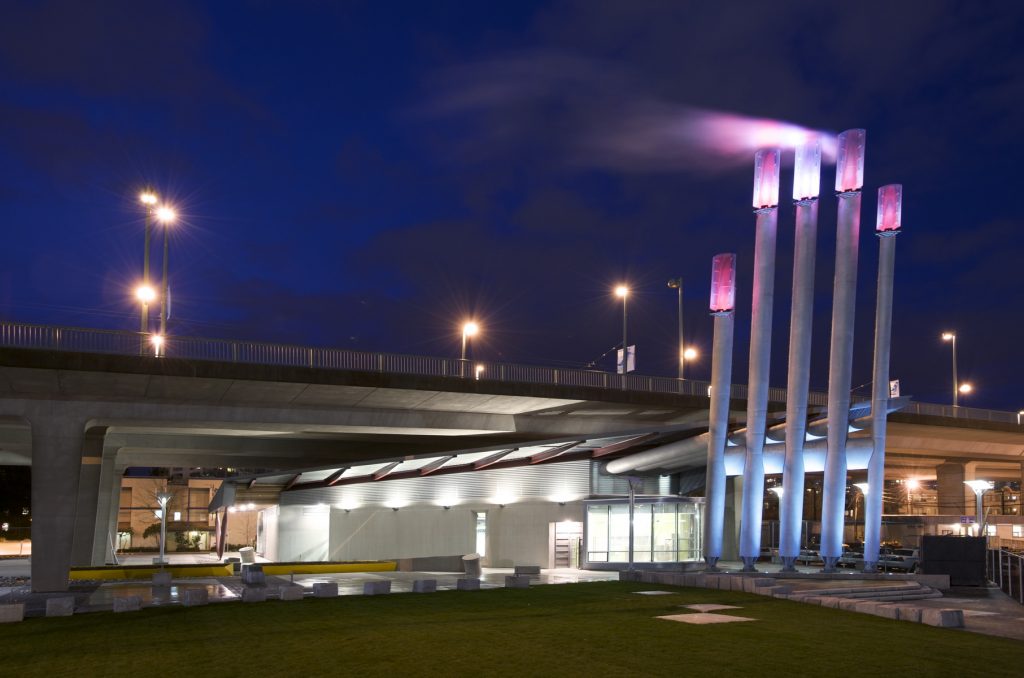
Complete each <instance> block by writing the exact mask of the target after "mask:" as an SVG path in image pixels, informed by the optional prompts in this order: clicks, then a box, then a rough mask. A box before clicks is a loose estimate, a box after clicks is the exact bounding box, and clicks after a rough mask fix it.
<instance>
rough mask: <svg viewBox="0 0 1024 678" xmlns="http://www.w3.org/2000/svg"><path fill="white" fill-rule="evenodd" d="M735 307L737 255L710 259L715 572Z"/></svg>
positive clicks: (709, 514) (710, 482) (709, 549)
mask: <svg viewBox="0 0 1024 678" xmlns="http://www.w3.org/2000/svg"><path fill="white" fill-rule="evenodd" d="M735 309H736V255H735V254H716V255H715V257H714V258H713V259H712V260H711V315H713V316H715V339H714V346H713V348H712V353H711V393H710V399H711V411H710V414H709V425H708V433H709V438H708V475H707V482H706V484H705V488H706V490H705V508H704V510H705V515H704V560H705V562H706V563H707V569H708V570H711V571H714V570H716V569H717V568H716V565H717V563H718V560H719V558H721V557H722V534H723V532H724V531H725V440H726V438H727V437H728V435H729V389H730V384H731V383H732V337H733V312H734V311H735Z"/></svg>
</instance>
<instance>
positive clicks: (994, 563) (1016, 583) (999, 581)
mask: <svg viewBox="0 0 1024 678" xmlns="http://www.w3.org/2000/svg"><path fill="white" fill-rule="evenodd" d="M985 565H986V567H985V569H986V573H985V574H986V576H987V578H988V580H989V581H990V582H992V583H993V584H995V585H996V586H998V587H999V588H1000V589H1001V590H1002V591H1003V593H1005V594H1006V595H1008V596H1010V597H1011V598H1013V599H1014V600H1016V601H1017V602H1018V603H1020V604H1021V605H1024V557H1021V555H1020V554H1019V553H1014V552H1012V551H1009V550H1007V549H1005V548H1000V549H988V558H987V559H986V563H985Z"/></svg>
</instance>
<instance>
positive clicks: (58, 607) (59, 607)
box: [46, 596, 75, 617]
mask: <svg viewBox="0 0 1024 678" xmlns="http://www.w3.org/2000/svg"><path fill="white" fill-rule="evenodd" d="M74 613H75V599H74V598H73V597H72V596H67V597H64V598H48V599H47V601H46V616H47V617H70V616H71V615H73V614H74Z"/></svg>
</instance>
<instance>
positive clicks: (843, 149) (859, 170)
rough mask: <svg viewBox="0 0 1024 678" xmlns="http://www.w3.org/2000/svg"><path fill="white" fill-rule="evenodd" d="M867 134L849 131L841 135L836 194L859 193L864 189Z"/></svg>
mask: <svg viewBox="0 0 1024 678" xmlns="http://www.w3.org/2000/svg"><path fill="white" fill-rule="evenodd" d="M866 137H867V132H866V131H865V130H862V129H848V130H846V131H845V132H843V133H842V134H840V135H839V151H838V153H837V155H836V193H849V192H851V191H859V190H860V189H861V188H863V187H864V141H865V139H866Z"/></svg>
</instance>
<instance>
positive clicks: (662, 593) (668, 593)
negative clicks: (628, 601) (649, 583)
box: [633, 591, 675, 596]
mask: <svg viewBox="0 0 1024 678" xmlns="http://www.w3.org/2000/svg"><path fill="white" fill-rule="evenodd" d="M633 593H635V594H637V595H638V596H671V595H672V594H673V593H675V592H674V591H633Z"/></svg>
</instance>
